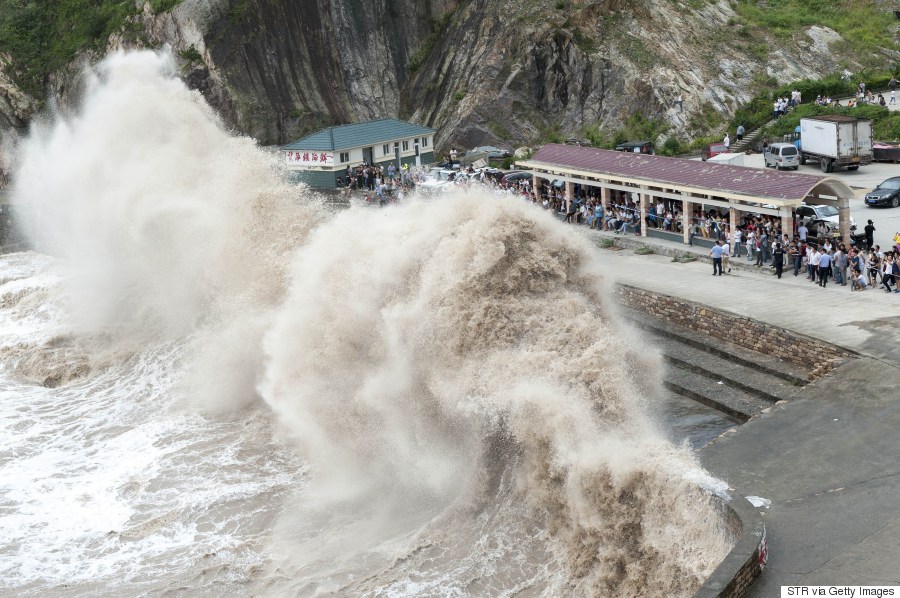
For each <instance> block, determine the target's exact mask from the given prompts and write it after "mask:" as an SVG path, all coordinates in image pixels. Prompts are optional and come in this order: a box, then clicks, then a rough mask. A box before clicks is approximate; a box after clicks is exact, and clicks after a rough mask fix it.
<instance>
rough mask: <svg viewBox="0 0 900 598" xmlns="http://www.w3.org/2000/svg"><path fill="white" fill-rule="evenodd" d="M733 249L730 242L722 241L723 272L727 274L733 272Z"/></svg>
mask: <svg viewBox="0 0 900 598" xmlns="http://www.w3.org/2000/svg"><path fill="white" fill-rule="evenodd" d="M730 258H731V250H730V248H729V246H728V242H725V243H722V272H725V273H726V274H728V273H730V272H731V260H730Z"/></svg>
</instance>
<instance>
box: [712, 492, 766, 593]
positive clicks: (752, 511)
mask: <svg viewBox="0 0 900 598" xmlns="http://www.w3.org/2000/svg"><path fill="white" fill-rule="evenodd" d="M723 508H724V509H725V514H724V515H725V521H726V523H727V524H728V525H729V526H730V527H731V530H732V532H733V533H734V534H735V535H736V536H737V537H738V541H737V543H736V544H735V545H734V548H732V549H731V552H729V553H728V556H726V557H725V559H724V560H723V561H722V562H721V563H719V566H718V567H716V570H715V571H713V573H712V575H710V576H709V578H708V579H707V580H706V582H705V583H704V584H703V585H702V586H701V587H700V589H699V590H697V591H696V592H695V593H694V598H740V597H741V596H743V595H744V594H746V593H747V589H748V588H749V587H750V586H751V585H752V584H753V582H754V581H755V580H756V578H757V577H759V575H760V574H761V573H762V571H763V569H765V567H766V561H767V560H768V558H769V547H768V543H767V541H766V526H765V524H764V523H763V521H762V517H761V516H760V514H759V511H757V510H756V507H754V506H753V505H751V504H750V503H749V502H747V499H745V498H743V497H740V496H737V497H735V498H733V499H732V500H731V501H730V502H729V503H727V504H724V505H723Z"/></svg>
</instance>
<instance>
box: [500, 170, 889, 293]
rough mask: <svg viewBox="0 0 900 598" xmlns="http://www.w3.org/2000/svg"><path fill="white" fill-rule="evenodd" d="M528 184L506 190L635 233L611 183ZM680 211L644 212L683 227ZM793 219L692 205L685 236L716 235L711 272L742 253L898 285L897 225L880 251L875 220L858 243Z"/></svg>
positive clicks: (630, 206)
mask: <svg viewBox="0 0 900 598" xmlns="http://www.w3.org/2000/svg"><path fill="white" fill-rule="evenodd" d="M530 185H531V181H530V180H528V179H526V180H524V181H521V182H518V183H516V184H515V185H513V186H512V188H511V189H510V191H511V192H514V193H517V194H520V195H522V196H523V197H525V198H527V199H528V200H529V201H531V202H533V203H535V204H538V205H540V206H541V207H542V208H544V209H547V210H552V211H553V212H555V213H556V214H558V216H559V217H560V218H561V219H563V220H564V221H565V222H568V223H572V224H576V225H585V226H587V227H589V228H591V229H597V230H603V231H607V232H612V233H614V234H627V233H634V234H637V235H640V231H641V218H642V213H641V210H640V207H639V205H638V203H637V201H636V200H635V199H634V197H633V196H632V195H631V194H630V193H626V192H622V191H612V192H611V197H610V199H609V201H607V202H606V203H605V204H604V202H603V201H602V199H601V197H600V195H599V190H594V191H585V190H583V189H578V190H576V192H575V196H574V198H573V200H572V201H566V197H565V190H564V189H563V188H559V187H555V186H553V185H547V184H542V185H541V187H540V188H538V189H537V190H535V191H532V190H531V188H530ZM682 216H683V212H682V210H681V202H679V201H677V200H670V199H669V200H667V199H658V200H657V203H655V204H651V205H650V206H649V207H648V210H647V213H646V214H644V215H643V218H644V219H645V220H646V223H647V226H648V227H650V228H655V229H657V230H663V231H669V232H672V233H681V234H683V227H684V224H683V222H684V219H683V217H682ZM794 224H795V226H794V227H793V230H791V231H784V230H782V222H781V219H780V218H777V217H775V216H768V215H764V214H749V213H744V214H743V215H742V217H741V220H740V221H739V222H737V223H735V226H732V223H731V222H729V219H728V214H727V213H722V212H719V211H718V210H716V209H712V210H708V211H703V210H701V209H699V208H698V209H696V210H694V212H693V214H692V215H691V218H690V219H689V225H688V226H690V230H689V237H688V238H689V242H690V243H691V244H693V240H694V239H695V238H704V239H709V240H713V241H714V242H715V245H714V246H713V248H712V249H711V250H710V257H711V258H712V260H713V275H717V276H721V275H722V274H725V273H728V272H730V271H731V270H732V266H731V260H732V259H737V258H741V257H746V260H747V261H748V262H750V263H751V264H755V265H756V267H758V268H764V267H766V268H768V269H770V270H771V272H772V274H773V275H775V276H777V277H778V278H781V277H782V275H783V274H784V272H785V271H792V272H793V275H794V276H800V275H801V273H803V274H805V275H806V278H807V280H809V281H811V282H814V283H816V284H817V285H819V286H821V287H823V288H824V287H827V286H828V282H829V281H833V282H834V284H836V285H838V286H849V287H850V289H851V290H852V291H865V290H867V289H875V288H877V289H881V290H883V291H884V292H894V293H900V288H898V286H897V285H898V282H900V232H898V233H897V234H896V235H895V237H894V245H893V247H891V248H890V249H889V250H886V251H883V250H882V249H881V247H880V246H878V245H875V244H874V243H873V235H874V232H875V227H874V225H873V223H872V221H871V220H870V221H869V222H868V224H867V225H866V227H865V236H864V240H862V242H860V243H859V244H858V245H857V246H855V245H853V244H852V242H845V241H844V240H842V239H841V238H840V237H829V236H824V235H823V236H822V237H821V238H816V237H813V236H812V234H811V233H810V230H809V229H808V228H807V226H806V223H804V222H803V221H802V220H800V221H796V220H795V223H794Z"/></svg>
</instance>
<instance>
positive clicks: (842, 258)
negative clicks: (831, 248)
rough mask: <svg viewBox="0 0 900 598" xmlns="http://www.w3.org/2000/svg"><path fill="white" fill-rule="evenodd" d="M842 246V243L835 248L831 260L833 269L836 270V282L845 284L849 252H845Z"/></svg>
mask: <svg viewBox="0 0 900 598" xmlns="http://www.w3.org/2000/svg"><path fill="white" fill-rule="evenodd" d="M842 247H843V246H842V245H839V246H838V248H837V250H835V252H834V256H832V260H831V264H832V265H831V269H832V270H833V271H834V284H839V285H841V286H844V270H846V269H847V254H846V253H844V251H843V250H842Z"/></svg>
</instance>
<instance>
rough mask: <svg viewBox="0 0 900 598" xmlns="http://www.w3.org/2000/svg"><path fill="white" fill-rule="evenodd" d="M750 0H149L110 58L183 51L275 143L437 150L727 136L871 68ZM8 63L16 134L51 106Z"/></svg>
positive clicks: (55, 88) (202, 77)
mask: <svg viewBox="0 0 900 598" xmlns="http://www.w3.org/2000/svg"><path fill="white" fill-rule="evenodd" d="M735 10H736V5H735V2H734V1H733V0H568V1H556V2H553V1H544V0H447V1H444V2H436V1H434V0H429V1H426V2H421V1H417V0H292V1H286V0H184V1H182V2H180V3H178V4H177V5H176V6H175V7H174V8H172V9H171V10H168V11H166V12H162V13H160V14H157V13H154V11H153V10H152V9H151V5H150V3H149V2H147V3H146V4H145V5H141V8H140V10H138V11H137V13H136V14H135V15H134V16H133V17H132V18H131V20H130V23H131V24H132V25H134V26H133V27H129V28H128V31H131V32H132V33H130V34H129V33H127V32H126V31H125V30H123V31H122V32H121V33H119V34H114V35H112V36H111V37H110V39H109V42H108V44H107V48H106V51H112V50H115V49H119V48H128V47H162V46H164V45H169V46H171V47H172V48H173V52H174V53H175V55H176V56H177V60H178V61H179V62H180V65H181V72H182V76H183V77H184V78H185V80H186V81H187V82H188V83H189V84H190V85H191V86H193V87H194V88H196V89H199V90H200V91H202V92H203V93H204V95H205V96H206V97H207V99H208V100H209V102H210V103H211V104H212V105H213V106H215V107H216V108H217V109H218V110H219V111H220V113H221V114H222V115H223V118H224V119H225V120H226V121H227V122H228V123H230V124H231V125H232V126H233V127H234V128H235V130H237V131H239V132H242V133H246V134H249V135H252V136H254V137H256V138H257V139H259V140H260V142H261V143H263V144H272V143H283V142H286V141H290V140H292V139H296V138H298V137H300V136H302V135H303V134H305V133H307V132H310V131H313V130H315V129H317V128H319V127H321V126H323V125H326V124H332V123H342V122H352V121H359V120H367V119H371V118H378V117H385V116H391V117H396V116H399V117H401V118H406V119H410V120H413V121H415V122H419V123H422V124H427V125H430V126H434V127H436V128H438V129H439V131H440V133H439V135H438V144H439V146H440V145H443V146H447V145H449V144H450V143H455V144H459V145H460V146H463V147H466V146H473V145H480V144H493V145H507V146H509V145H517V144H520V143H528V142H535V141H540V140H542V139H546V138H547V137H548V136H551V135H552V136H558V137H568V136H579V135H580V134H581V133H582V132H583V131H584V129H585V128H586V127H595V128H599V129H600V130H607V131H611V130H615V129H616V128H618V127H620V126H621V125H622V123H623V122H624V121H625V119H627V118H628V117H629V116H630V115H632V114H636V113H639V114H642V115H643V116H644V117H646V118H652V119H655V120H658V121H659V122H661V123H663V125H664V126H665V127H668V129H669V130H670V131H671V132H673V133H675V134H678V135H681V136H690V135H696V134H701V133H706V132H709V131H711V130H715V129H716V127H717V126H720V125H721V123H722V122H723V120H724V118H725V117H726V116H727V115H728V114H729V113H731V112H732V111H733V110H734V109H735V107H737V106H738V105H739V104H740V103H741V102H744V101H746V100H748V99H749V98H750V96H751V95H752V94H753V92H755V91H758V88H759V84H760V81H769V82H771V81H772V80H777V81H780V82H786V81H790V80H794V79H800V78H807V77H817V76H820V75H823V74H825V73H829V72H834V71H835V70H838V69H845V68H850V69H851V70H852V69H854V68H858V67H859V66H860V62H859V61H857V60H856V59H855V58H854V57H848V56H847V55H846V53H844V54H843V55H840V57H839V53H838V52H835V51H833V48H835V47H837V46H838V45H839V44H840V43H841V42H842V40H841V38H840V36H839V35H838V34H837V33H835V32H834V31H832V30H830V29H827V28H825V27H819V26H809V27H805V28H803V29H801V30H799V31H796V32H794V33H793V34H792V35H791V36H789V37H785V36H784V35H781V36H779V37H777V38H776V37H772V36H767V35H766V33H765V32H764V31H761V30H759V29H748V28H747V27H746V26H745V25H744V24H742V22H741V19H740V17H739V15H738V14H737V13H736V12H735ZM134 30H137V31H139V34H137V35H135V34H134V33H133V32H134ZM100 54H101V53H99V52H95V51H93V52H92V51H86V52H84V53H82V55H81V56H80V57H79V60H76V61H75V62H74V63H73V65H71V66H70V68H69V69H64V70H63V71H61V72H57V73H54V74H52V75H51V76H50V77H48V83H47V87H48V95H49V96H50V97H51V98H56V99H58V100H59V103H60V104H61V105H63V106H65V105H66V104H67V103H71V102H74V101H75V98H77V92H76V90H77V86H76V85H74V83H73V82H74V79H75V75H76V74H77V71H78V70H79V68H80V66H81V65H83V64H84V63H86V62H90V61H93V60H97V59H99V58H100V57H101V56H100ZM892 55H893V57H894V58H893V59H895V60H896V55H897V53H896V52H893V54H892V50H889V49H887V50H884V51H883V56H882V57H881V58H884V59H885V60H888V59H890V57H891V56H892ZM870 58H871V57H870ZM876 58H878V57H876ZM11 59H12V60H13V61H14V60H15V57H14V56H13V57H12V58H11ZM9 61H10V58H9V57H5V58H4V57H0V115H2V117H3V118H2V119H0V134H4V132H5V137H7V138H8V137H9V136H10V132H11V131H15V130H21V128H22V127H23V126H24V125H25V123H27V121H28V119H29V118H30V116H31V115H32V114H33V113H34V110H35V109H36V107H37V106H38V105H39V103H38V102H37V101H35V99H34V98H31V97H29V96H27V94H24V93H23V92H22V91H21V90H19V89H18V88H17V87H16V85H15V84H14V83H13V81H12V80H11V79H10V77H9V76H6V75H3V71H4V69H5V70H9V69H6V68H5V67H7V66H8V65H9ZM679 94H682V95H683V97H684V111H683V112H681V111H679V110H678V109H677V108H676V106H675V103H674V100H675V98H676V96H677V95H679Z"/></svg>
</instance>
